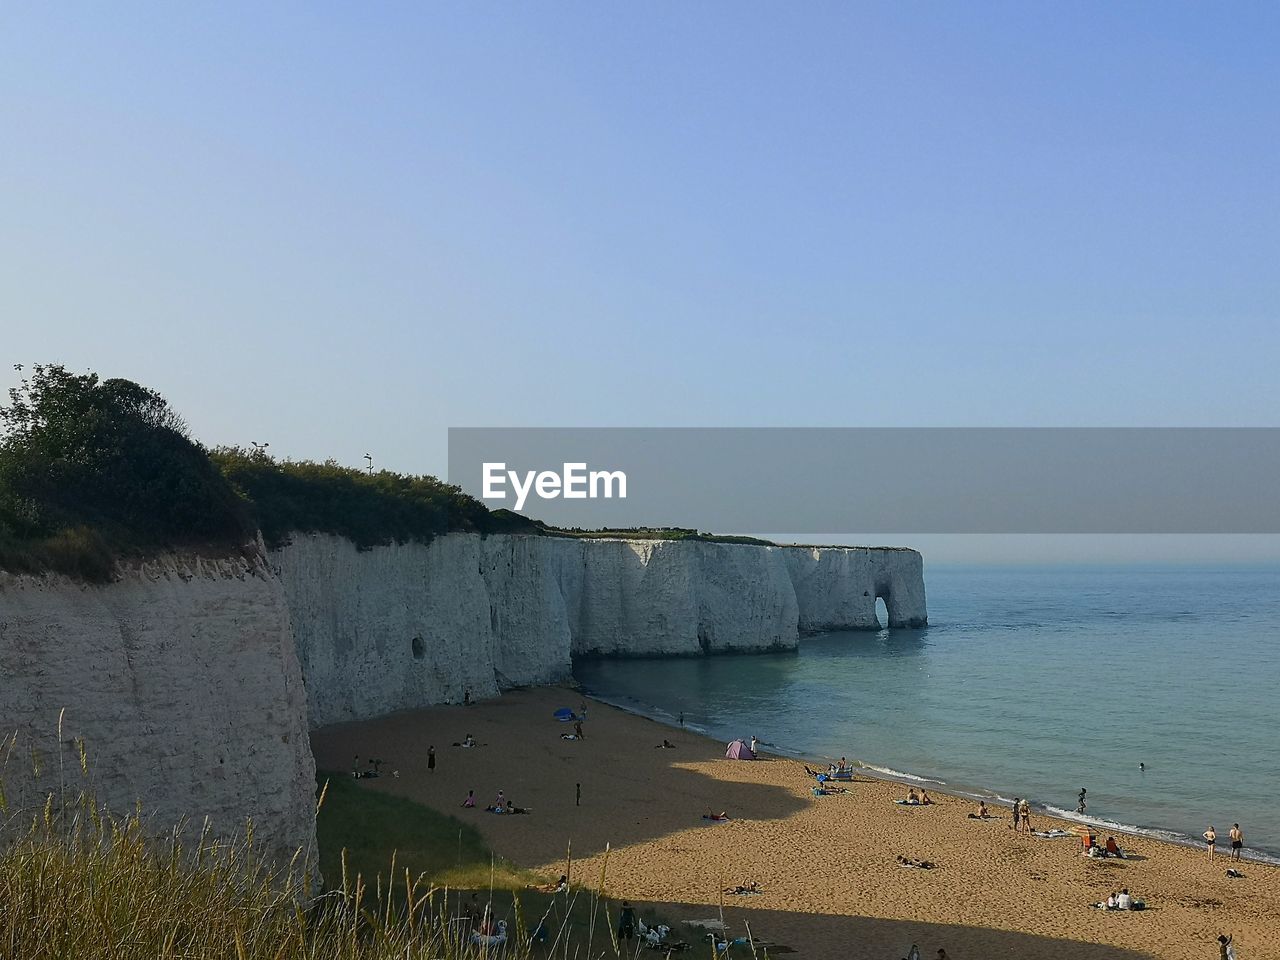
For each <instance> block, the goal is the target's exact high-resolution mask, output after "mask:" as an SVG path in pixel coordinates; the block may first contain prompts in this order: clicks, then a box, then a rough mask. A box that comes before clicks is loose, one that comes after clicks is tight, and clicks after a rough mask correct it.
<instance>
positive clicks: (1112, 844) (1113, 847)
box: [1106, 837, 1124, 860]
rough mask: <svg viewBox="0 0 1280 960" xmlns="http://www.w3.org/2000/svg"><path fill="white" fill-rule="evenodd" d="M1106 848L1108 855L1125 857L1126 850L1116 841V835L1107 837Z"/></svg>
mask: <svg viewBox="0 0 1280 960" xmlns="http://www.w3.org/2000/svg"><path fill="white" fill-rule="evenodd" d="M1106 850H1107V856H1108V857H1117V858H1118V859H1120V860H1123V859H1124V851H1123V850H1121V849H1120V845H1119V844H1118V843H1116V838H1115V837H1107V846H1106Z"/></svg>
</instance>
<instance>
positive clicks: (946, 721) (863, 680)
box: [575, 567, 1280, 856]
mask: <svg viewBox="0 0 1280 960" xmlns="http://www.w3.org/2000/svg"><path fill="white" fill-rule="evenodd" d="M926 588H927V591H928V597H929V621H930V624H931V625H930V626H929V627H928V628H927V629H925V630H893V631H888V630H885V631H880V632H879V633H876V632H857V633H843V632H842V633H828V634H823V635H820V636H816V637H810V638H806V639H804V640H802V641H801V644H800V649H799V651H798V652H796V653H779V654H760V655H752V656H731V657H712V658H699V659H683V660H630V661H627V660H592V661H584V662H580V663H579V664H578V665H577V666H576V668H575V674H576V675H577V677H578V679H579V681H580V682H581V683H582V684H583V685H584V687H585V688H586V689H587V690H588V691H589V692H591V693H593V694H595V695H597V696H600V697H601V698H602V699H605V700H609V701H611V702H614V703H617V704H619V705H621V706H624V707H627V708H630V709H633V710H637V711H639V712H642V713H645V714H648V715H650V716H654V717H657V718H659V719H664V720H673V719H674V718H676V717H677V716H678V715H679V714H680V713H681V712H683V714H684V717H685V722H686V723H687V724H688V725H689V726H691V727H693V728H695V729H698V730H702V731H705V732H707V733H709V734H712V735H714V736H719V737H722V738H724V739H726V740H728V739H730V738H732V737H737V736H744V737H749V736H751V735H753V734H755V735H757V736H759V737H760V739H761V740H764V741H767V742H769V743H770V744H772V749H774V750H775V751H776V752H784V753H794V754H798V755H804V756H808V757H823V756H825V757H839V756H847V757H849V758H850V759H854V758H856V759H858V760H860V761H862V762H863V763H864V764H867V765H869V766H874V767H877V768H879V769H880V770H881V771H882V772H888V773H894V774H897V775H909V776H912V777H919V778H924V779H927V780H931V781H937V782H938V783H943V784H945V785H946V789H947V790H949V791H956V792H962V793H974V794H981V795H987V796H996V797H1003V798H1009V797H1012V796H1015V795H1016V796H1025V797H1029V798H1030V799H1031V800H1032V801H1033V803H1035V804H1036V805H1037V806H1040V807H1044V808H1050V809H1053V810H1054V811H1055V812H1057V811H1061V812H1067V811H1074V810H1075V807H1076V795H1077V793H1078V792H1079V790H1080V788H1081V787H1086V788H1087V789H1088V807H1087V811H1086V816H1087V818H1088V819H1091V820H1095V821H1098V822H1101V823H1103V824H1104V825H1108V824H1109V825H1117V826H1118V825H1124V826H1126V827H1129V828H1135V829H1136V828H1141V829H1143V830H1144V831H1150V832H1153V833H1156V834H1157V835H1170V836H1172V837H1175V838H1186V837H1199V835H1200V833H1201V832H1202V831H1203V830H1204V829H1205V828H1206V827H1207V826H1208V825H1209V824H1210V823H1212V824H1213V825H1214V826H1216V827H1217V829H1218V833H1219V836H1222V837H1225V835H1226V832H1227V830H1228V829H1229V828H1230V826H1231V824H1232V823H1233V822H1239V823H1240V825H1241V828H1242V829H1243V830H1244V832H1245V839H1246V843H1247V845H1248V846H1249V847H1250V848H1253V849H1254V850H1257V851H1262V852H1265V853H1267V854H1269V855H1271V856H1278V855H1280V753H1278V752H1277V747H1276V742H1277V733H1280V570H1275V569H1230V570H1191V569H1184V568H1164V569H1134V568H1106V569H1104V568H1087V569H1085V568H1079V567H1074V568H1060V569H1048V568H1035V569H1026V568H1018V569H993V568H981V569H960V568H941V569H936V570H927V571H926ZM1140 762H1142V763H1145V764H1146V771H1145V773H1144V772H1141V771H1140V770H1139V768H1138V764H1139V763H1140Z"/></svg>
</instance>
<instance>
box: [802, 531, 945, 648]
mask: <svg viewBox="0 0 1280 960" xmlns="http://www.w3.org/2000/svg"><path fill="white" fill-rule="evenodd" d="M782 555H783V557H784V558H785V561H786V565H787V571H788V573H789V574H790V578H791V583H792V585H793V586H794V588H795V592H796V603H797V605H798V606H799V609H800V618H799V624H798V626H799V629H800V632H801V633H802V634H803V633H817V632H819V631H822V630H875V629H878V628H879V627H880V626H882V624H880V623H879V621H878V620H877V618H876V600H877V598H878V599H882V600H884V605H885V612H886V613H887V614H888V619H889V622H888V624H887V626H889V627H891V628H899V627H923V626H925V625H926V624H927V623H928V615H927V613H926V612H925V600H924V564H923V561H922V560H921V557H920V554H919V553H917V552H916V551H915V550H904V549H901V548H893V547H784V548H782Z"/></svg>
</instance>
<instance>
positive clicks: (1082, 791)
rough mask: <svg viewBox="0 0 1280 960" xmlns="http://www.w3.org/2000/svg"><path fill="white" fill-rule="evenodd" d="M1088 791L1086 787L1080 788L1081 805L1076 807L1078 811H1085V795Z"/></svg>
mask: <svg viewBox="0 0 1280 960" xmlns="http://www.w3.org/2000/svg"><path fill="white" fill-rule="evenodd" d="M1088 792H1089V791H1087V790H1086V789H1085V788H1084V787H1081V788H1080V797H1079V800H1080V805H1079V806H1077V807H1076V813H1084V807H1085V803H1084V795H1085V794H1086V793H1088Z"/></svg>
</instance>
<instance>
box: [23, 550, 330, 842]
mask: <svg viewBox="0 0 1280 960" xmlns="http://www.w3.org/2000/svg"><path fill="white" fill-rule="evenodd" d="M64 708H65V715H64V716H63V722H62V729H61V739H62V742H61V744H59V742H58V733H59V729H58V720H59V713H60V711H62V710H63V709H64ZM0 722H2V723H3V724H4V728H3V735H4V736H5V737H9V736H11V735H13V734H15V733H16V734H17V738H18V747H17V749H16V750H15V751H14V752H13V755H12V756H11V758H10V761H9V764H8V768H7V769H6V770H5V771H4V775H5V788H6V792H7V799H8V802H9V804H10V809H11V810H12V809H15V808H19V809H20V808H22V807H23V806H25V805H26V804H28V803H30V802H35V803H39V802H40V800H41V799H42V797H43V795H44V793H45V792H46V791H48V790H57V789H58V787H59V780H60V778H61V780H62V781H63V782H65V784H66V785H67V789H68V791H69V792H70V793H71V795H73V796H74V795H75V794H76V793H78V791H79V790H80V789H81V787H82V786H88V787H89V788H90V789H91V790H92V791H93V793H94V794H95V796H96V799H97V801H98V802H99V803H101V804H104V805H106V806H107V807H108V808H110V809H112V810H114V811H116V812H117V813H129V812H131V811H132V810H133V809H134V807H135V804H139V805H140V806H141V809H142V811H143V815H144V817H145V818H146V819H147V821H148V822H149V823H151V824H152V825H153V826H154V828H155V829H156V830H157V832H166V831H168V830H171V829H172V828H173V827H174V825H176V824H178V823H181V822H186V823H189V824H191V829H192V830H194V831H195V832H197V833H198V832H199V830H200V828H201V824H202V822H203V820H204V818H205V817H208V818H209V820H210V825H211V827H212V829H213V831H214V834H215V835H221V836H235V835H240V836H243V835H244V830H245V825H246V820H249V819H251V820H252V821H253V824H254V831H255V836H256V837H257V838H258V841H259V842H260V843H261V844H262V845H263V849H264V851H265V852H266V853H267V854H268V855H269V856H271V857H272V858H273V859H275V860H276V861H277V862H281V863H283V862H287V861H288V860H289V858H290V857H292V856H293V854H294V853H295V852H296V851H297V850H299V849H302V850H303V851H305V852H308V853H314V850H315V821H314V817H313V811H314V807H315V800H314V797H315V763H314V761H313V759H312V756H311V745H310V742H309V740H308V731H307V717H306V695H305V693H304V690H303V680H302V672H301V670H300V669H299V667H298V660H297V655H296V651H295V647H294V639H293V632H292V628H291V624H290V618H289V609H288V607H287V606H286V604H285V595H284V591H283V590H282V589H281V585H280V581H279V580H278V579H277V578H276V577H275V576H274V575H273V574H272V573H271V571H270V570H269V569H268V568H267V566H266V564H265V563H264V562H263V561H262V560H261V559H256V560H242V559H226V560H208V559H200V558H196V557H185V558H174V557H169V558H165V559H159V560H155V561H151V562H147V563H143V564H138V565H133V566H129V567H127V568H125V569H123V570H121V571H120V575H119V578H118V579H117V580H116V582H114V583H111V584H108V585H91V584H84V583H80V582H77V581H72V580H69V579H67V578H66V577H61V576H54V575H46V576H18V575H12V574H7V573H3V572H0ZM78 741H80V742H83V744H84V747H85V751H86V754H87V758H88V776H87V777H82V774H81V770H80V760H79V747H78ZM33 750H34V754H33ZM60 756H61V757H62V761H63V762H61V763H60V762H59V758H60ZM34 758H39V759H38V761H35V760H34ZM37 762H38V765H39V767H40V771H39V775H38V776H35V777H33V776H32V774H33V772H34V771H33V766H35V765H36V763H37Z"/></svg>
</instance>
